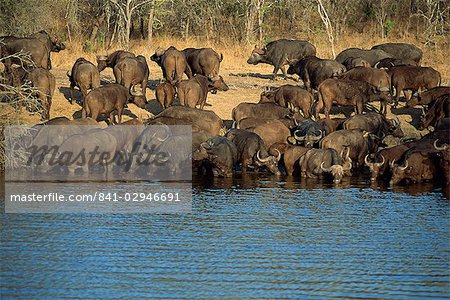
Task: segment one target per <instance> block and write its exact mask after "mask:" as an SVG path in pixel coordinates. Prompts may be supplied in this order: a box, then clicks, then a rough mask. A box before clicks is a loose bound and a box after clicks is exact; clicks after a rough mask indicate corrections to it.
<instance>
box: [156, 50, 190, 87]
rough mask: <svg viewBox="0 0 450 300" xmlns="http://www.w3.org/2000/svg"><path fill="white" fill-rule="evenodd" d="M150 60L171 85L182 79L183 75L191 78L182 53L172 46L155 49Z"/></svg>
mask: <svg viewBox="0 0 450 300" xmlns="http://www.w3.org/2000/svg"><path fill="white" fill-rule="evenodd" d="M150 59H151V60H152V61H154V62H156V63H157V64H158V65H159V66H160V67H161V70H162V72H163V76H164V78H165V79H166V80H167V81H168V82H169V83H170V84H172V85H175V84H176V83H177V82H180V81H181V80H182V79H183V73H186V75H187V77H188V78H191V77H192V72H191V68H190V67H189V65H188V63H187V60H186V56H185V55H184V52H182V51H178V49H177V48H175V47H173V46H171V47H169V48H167V49H163V48H161V47H159V48H157V49H156V50H155V54H153V55H152V56H151V57H150Z"/></svg>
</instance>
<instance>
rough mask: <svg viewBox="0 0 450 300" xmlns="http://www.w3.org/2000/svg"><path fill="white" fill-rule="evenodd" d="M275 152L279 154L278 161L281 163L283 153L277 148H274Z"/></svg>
mask: <svg viewBox="0 0 450 300" xmlns="http://www.w3.org/2000/svg"><path fill="white" fill-rule="evenodd" d="M274 150H275V151H277V152H278V156H277V161H280V159H281V152H280V150H278V149H277V148H274Z"/></svg>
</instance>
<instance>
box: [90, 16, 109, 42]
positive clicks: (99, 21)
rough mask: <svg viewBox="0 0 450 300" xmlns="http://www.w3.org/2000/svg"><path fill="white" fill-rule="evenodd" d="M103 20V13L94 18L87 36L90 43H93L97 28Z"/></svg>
mask: <svg viewBox="0 0 450 300" xmlns="http://www.w3.org/2000/svg"><path fill="white" fill-rule="evenodd" d="M104 20H105V15H101V16H99V17H98V18H96V19H95V23H94V26H93V27H92V31H91V34H90V36H89V40H90V41H91V43H93V42H94V41H95V39H96V38H97V34H98V29H99V28H100V26H101V25H102V24H103V21H104Z"/></svg>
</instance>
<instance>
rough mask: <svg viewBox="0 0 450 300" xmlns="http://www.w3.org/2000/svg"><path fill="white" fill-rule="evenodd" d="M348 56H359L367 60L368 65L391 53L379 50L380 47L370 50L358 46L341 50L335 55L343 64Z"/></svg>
mask: <svg viewBox="0 0 450 300" xmlns="http://www.w3.org/2000/svg"><path fill="white" fill-rule="evenodd" d="M349 57H353V58H357V57H359V58H361V59H364V60H365V61H367V62H368V63H369V64H370V66H374V65H375V64H376V63H377V62H378V61H380V60H381V59H383V58H387V57H392V55H391V54H389V53H387V52H385V51H383V50H381V49H370V50H364V49H360V48H349V49H345V50H343V51H342V52H341V53H339V54H338V55H337V56H336V60H337V61H338V62H340V63H341V64H343V63H344V62H345V60H346V59H347V58H349Z"/></svg>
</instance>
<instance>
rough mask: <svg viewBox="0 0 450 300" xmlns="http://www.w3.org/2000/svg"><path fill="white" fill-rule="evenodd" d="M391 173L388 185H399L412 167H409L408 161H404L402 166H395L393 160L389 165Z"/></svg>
mask: <svg viewBox="0 0 450 300" xmlns="http://www.w3.org/2000/svg"><path fill="white" fill-rule="evenodd" d="M390 167H391V171H392V177H391V180H390V181H389V184H390V185H394V184H397V183H399V182H400V181H402V180H403V179H404V178H405V175H406V174H408V173H410V171H411V169H412V167H410V166H409V164H408V160H405V163H404V165H403V166H400V165H397V164H396V163H395V160H393V161H392V162H391V164H390Z"/></svg>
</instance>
